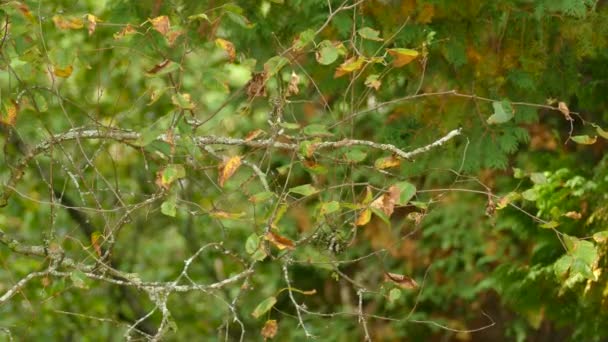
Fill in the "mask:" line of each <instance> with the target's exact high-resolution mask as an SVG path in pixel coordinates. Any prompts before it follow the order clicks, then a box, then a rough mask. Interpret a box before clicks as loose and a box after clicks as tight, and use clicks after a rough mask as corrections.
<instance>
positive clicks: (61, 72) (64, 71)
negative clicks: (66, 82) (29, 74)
mask: <svg viewBox="0 0 608 342" xmlns="http://www.w3.org/2000/svg"><path fill="white" fill-rule="evenodd" d="M72 71H74V67H72V66H71V65H68V66H67V67H65V68H59V67H57V66H55V67H53V73H54V74H55V76H57V77H61V78H68V77H70V75H71V74H72Z"/></svg>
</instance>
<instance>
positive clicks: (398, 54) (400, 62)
mask: <svg viewBox="0 0 608 342" xmlns="http://www.w3.org/2000/svg"><path fill="white" fill-rule="evenodd" d="M388 54H389V55H391V56H393V57H394V58H395V60H393V66H394V67H395V68H400V67H402V66H404V65H407V64H410V63H411V62H412V61H413V60H414V59H416V58H417V57H418V55H420V53H418V51H416V50H412V49H402V48H397V49H389V50H388Z"/></svg>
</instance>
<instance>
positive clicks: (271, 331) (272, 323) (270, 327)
mask: <svg viewBox="0 0 608 342" xmlns="http://www.w3.org/2000/svg"><path fill="white" fill-rule="evenodd" d="M277 330H278V325H277V321H276V320H275V319H269V320H267V321H266V323H264V327H263V328H262V332H261V334H262V337H264V338H265V339H266V338H274V337H275V336H276V334H277Z"/></svg>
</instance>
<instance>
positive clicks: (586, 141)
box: [572, 135, 597, 145]
mask: <svg viewBox="0 0 608 342" xmlns="http://www.w3.org/2000/svg"><path fill="white" fill-rule="evenodd" d="M572 141H574V142H575V143H577V144H582V145H593V144H595V142H596V141H597V137H590V136H588V135H575V136H573V137H572Z"/></svg>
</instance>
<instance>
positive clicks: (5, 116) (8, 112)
mask: <svg viewBox="0 0 608 342" xmlns="http://www.w3.org/2000/svg"><path fill="white" fill-rule="evenodd" d="M4 109H5V111H4V113H2V115H0V122H1V123H3V124H5V125H7V126H11V127H13V126H15V124H16V123H17V106H15V105H14V104H10V105H7V106H4Z"/></svg>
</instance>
